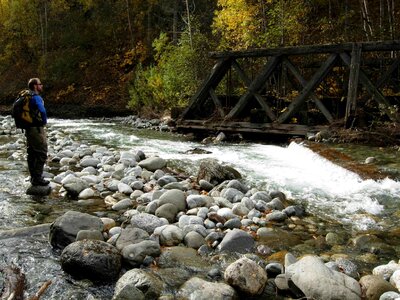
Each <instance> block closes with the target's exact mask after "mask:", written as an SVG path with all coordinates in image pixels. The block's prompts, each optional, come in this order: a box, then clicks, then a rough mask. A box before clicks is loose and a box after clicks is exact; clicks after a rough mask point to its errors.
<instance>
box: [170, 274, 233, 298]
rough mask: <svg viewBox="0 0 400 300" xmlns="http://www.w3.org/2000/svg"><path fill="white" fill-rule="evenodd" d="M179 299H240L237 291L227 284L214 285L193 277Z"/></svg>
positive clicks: (181, 290)
mask: <svg viewBox="0 0 400 300" xmlns="http://www.w3.org/2000/svg"><path fill="white" fill-rule="evenodd" d="M177 296H178V298H179V299H196V300H209V299H213V300H231V299H232V300H233V299H239V297H238V295H237V293H236V291H235V290H234V289H233V288H232V287H231V286H229V285H227V284H225V283H213V282H208V281H206V280H204V279H201V278H198V277H193V278H191V279H190V280H188V281H187V282H185V283H184V284H183V286H182V287H181V288H180V290H179V291H178V295H177Z"/></svg>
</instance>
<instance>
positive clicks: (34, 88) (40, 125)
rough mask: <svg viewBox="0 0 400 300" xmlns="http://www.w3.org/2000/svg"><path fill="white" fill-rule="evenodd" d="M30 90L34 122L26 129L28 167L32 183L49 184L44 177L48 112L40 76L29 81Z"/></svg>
mask: <svg viewBox="0 0 400 300" xmlns="http://www.w3.org/2000/svg"><path fill="white" fill-rule="evenodd" d="M28 88H29V92H30V93H31V95H32V98H31V101H30V109H31V110H32V112H33V113H34V117H35V118H34V119H35V121H34V123H33V125H32V126H31V127H28V128H26V129H25V137H26V142H27V152H28V159H27V160H28V169H29V173H30V175H31V184H32V185H41V186H45V185H48V184H49V183H50V182H49V181H48V180H45V179H44V178H43V168H44V164H45V163H46V160H47V136H46V132H45V129H44V126H45V125H46V124H47V114H46V109H45V107H44V101H43V99H42V97H41V96H40V93H41V92H42V90H43V84H42V83H41V81H40V79H39V78H31V79H29V81H28Z"/></svg>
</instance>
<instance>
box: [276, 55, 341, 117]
mask: <svg viewBox="0 0 400 300" xmlns="http://www.w3.org/2000/svg"><path fill="white" fill-rule="evenodd" d="M283 63H284V64H285V66H286V67H287V68H288V69H289V70H290V72H292V74H293V76H294V77H295V78H296V79H297V80H298V81H299V83H300V84H301V85H302V87H303V88H305V87H306V86H307V80H305V79H304V78H303V76H302V75H301V73H300V71H299V69H298V68H297V67H296V66H295V65H293V63H292V62H291V61H290V60H289V59H288V58H287V57H285V58H284V59H283ZM310 98H311V100H312V101H314V103H315V105H316V106H317V107H318V109H319V110H320V111H321V112H322V114H323V115H324V116H325V118H326V119H327V120H328V121H329V123H332V122H333V117H332V115H331V113H330V112H329V110H328V109H327V108H326V107H325V105H324V104H323V103H322V102H321V100H319V99H318V97H317V96H316V95H315V94H314V92H313V91H311V92H310Z"/></svg>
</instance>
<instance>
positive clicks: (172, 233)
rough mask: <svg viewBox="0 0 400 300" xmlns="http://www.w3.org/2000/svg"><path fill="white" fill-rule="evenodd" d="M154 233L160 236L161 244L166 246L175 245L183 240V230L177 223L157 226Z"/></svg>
mask: <svg viewBox="0 0 400 300" xmlns="http://www.w3.org/2000/svg"><path fill="white" fill-rule="evenodd" d="M154 234H156V235H158V236H159V237H160V244H161V245H164V246H175V245H179V243H181V242H182V240H183V238H184V235H183V230H182V229H181V228H179V227H177V226H175V225H164V226H161V227H158V228H156V230H155V231H154Z"/></svg>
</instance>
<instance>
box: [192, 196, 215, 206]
mask: <svg viewBox="0 0 400 300" xmlns="http://www.w3.org/2000/svg"><path fill="white" fill-rule="evenodd" d="M211 202H212V198H211V197H209V196H205V195H189V196H188V197H187V198H186V203H187V206H188V207H189V208H195V207H203V206H207V205H208V206H210V204H211Z"/></svg>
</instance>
